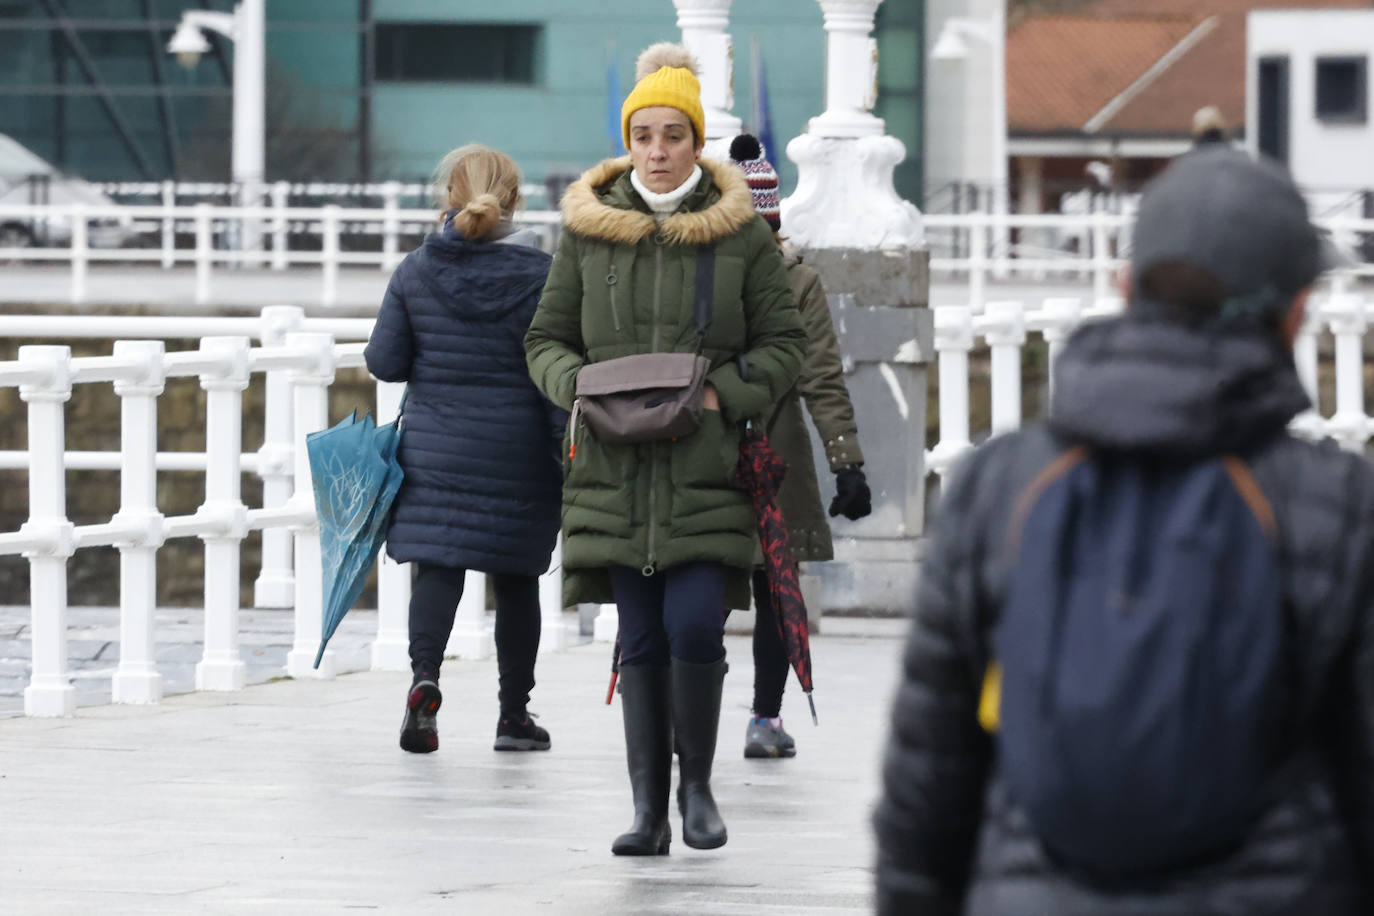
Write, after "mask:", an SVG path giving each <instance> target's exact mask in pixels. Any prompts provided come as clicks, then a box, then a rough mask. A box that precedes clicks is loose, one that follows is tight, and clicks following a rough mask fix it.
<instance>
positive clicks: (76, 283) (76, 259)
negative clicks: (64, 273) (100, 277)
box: [71, 204, 91, 302]
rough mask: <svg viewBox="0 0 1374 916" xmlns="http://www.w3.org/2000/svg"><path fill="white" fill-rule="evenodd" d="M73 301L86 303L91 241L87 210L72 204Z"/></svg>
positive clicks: (79, 205)
mask: <svg viewBox="0 0 1374 916" xmlns="http://www.w3.org/2000/svg"><path fill="white" fill-rule="evenodd" d="M71 214H72V301H73V302H85V301H86V275H87V273H88V272H89V267H90V257H91V239H90V232H89V228H90V227H89V225H88V224H87V222H86V208H85V207H84V206H82V205H81V204H72V209H71Z"/></svg>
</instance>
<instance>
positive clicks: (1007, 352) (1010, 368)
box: [975, 302, 1026, 435]
mask: <svg viewBox="0 0 1374 916" xmlns="http://www.w3.org/2000/svg"><path fill="white" fill-rule="evenodd" d="M975 326H977V327H980V328H981V329H982V331H983V336H984V337H985V338H986V339H987V342H988V347H989V348H990V349H991V350H992V432H993V434H994V435H996V434H997V433H1004V432H1008V431H1010V430H1013V429H1016V427H1018V426H1020V425H1021V348H1022V347H1024V346H1025V345H1026V316H1025V310H1024V308H1023V307H1022V305H1021V303H1019V302H989V303H988V307H987V311H986V313H985V314H984V315H983V316H982V318H981V319H979V320H977V321H976V322H975Z"/></svg>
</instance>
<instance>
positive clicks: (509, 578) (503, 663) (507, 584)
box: [410, 563, 540, 719]
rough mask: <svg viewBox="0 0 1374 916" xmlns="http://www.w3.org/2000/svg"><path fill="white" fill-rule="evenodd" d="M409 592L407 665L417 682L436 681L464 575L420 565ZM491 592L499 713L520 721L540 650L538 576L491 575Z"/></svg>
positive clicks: (425, 564)
mask: <svg viewBox="0 0 1374 916" xmlns="http://www.w3.org/2000/svg"><path fill="white" fill-rule="evenodd" d="M418 566H419V569H418V570H417V572H416V574H415V584H414V585H413V586H412V587H411V593H410V667H411V670H412V671H414V672H415V676H416V677H417V678H420V677H426V678H431V679H432V678H438V676H439V666H440V664H441V663H442V662H443V660H444V647H445V646H447V645H448V637H449V634H450V633H452V632H453V618H454V615H455V614H456V613H457V611H458V600H459V599H460V598H462V597H463V578H464V576H465V573H466V571H465V570H462V569H459V568H457V567H452V566H437V565H435V564H433V563H420V564H418ZM491 584H492V590H493V591H494V592H495V593H496V670H497V674H498V679H499V684H500V689H499V690H498V696H499V697H500V700H501V715H502V716H514V717H516V718H519V719H524V717H525V706H526V704H527V703H529V701H530V691H531V690H533V689H534V657H535V655H536V653H538V651H539V625H540V618H539V578H538V577H537V576H516V575H508V574H501V573H494V574H492V575H491Z"/></svg>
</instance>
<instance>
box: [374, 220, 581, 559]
mask: <svg viewBox="0 0 1374 916" xmlns="http://www.w3.org/2000/svg"><path fill="white" fill-rule="evenodd" d="M509 241H510V240H508V242H504V243H503V242H469V241H467V240H466V239H464V238H463V237H462V235H461V234H459V233H458V232H456V231H455V230H454V229H452V228H451V227H450V228H448V229H446V230H444V231H443V232H442V233H434V234H432V235H430V236H429V238H427V239H426V240H425V243H424V245H422V246H421V247H420V248H419V249H417V250H416V251H413V252H411V254H410V255H408V256H407V257H406V259H405V260H404V261H402V262H401V264H400V266H399V267H397V268H396V272H395V273H393V274H392V276H391V283H390V285H389V286H388V287H387V291H386V297H385V299H383V301H382V308H381V311H380V312H379V313H378V315H377V323H376V325H375V326H374V327H373V329H372V337H371V339H370V340H369V341H368V344H367V350H366V357H367V368H368V369H369V370H371V372H372V374H373V375H375V376H376V377H377V378H379V379H383V380H385V381H389V382H409V395H408V399H407V401H406V407H405V420H404V423H403V426H402V430H403V431H402V435H401V447H400V462H401V466H402V467H403V468H404V469H405V475H406V476H405V482H404V483H403V484H402V485H401V491H400V493H399V494H398V495H397V498H396V506H395V510H394V514H393V516H392V519H391V528H390V530H389V531H388V534H387V553H389V554H390V555H391V557H392V558H393V559H394V560H396V561H397V562H400V563H407V562H413V561H425V562H429V563H438V564H442V565H444V566H456V567H462V568H464V569H475V570H480V571H482V572H489V573H515V574H520V575H537V574H539V573H543V572H544V571H545V570H547V569H548V566H549V556H550V554H551V552H552V551H553V546H554V542H555V540H556V539H557V537H558V523H559V519H558V512H559V491H560V485H561V474H560V471H559V467H558V464H557V457H556V456H557V449H558V445H557V443H558V442H559V441H560V440H561V436H562V419H561V412H558V411H556V409H555V408H554V407H553V406H552V405H551V404H549V402H548V401H547V400H545V398H544V396H543V395H541V394H540V393H539V391H538V389H536V388H535V387H534V383H533V382H531V381H530V377H529V371H528V370H527V369H526V367H525V351H524V345H523V339H524V335H525V331H526V330H528V328H529V325H530V319H531V318H532V317H533V315H534V309H535V306H536V305H537V304H538V302H539V294H540V291H541V290H542V289H543V287H544V278H545V277H546V276H547V274H548V271H549V263H550V261H551V259H550V257H549V256H548V255H547V254H545V253H543V252H542V251H539V250H538V249H536V248H533V247H528V246H526V245H521V244H511V243H509Z"/></svg>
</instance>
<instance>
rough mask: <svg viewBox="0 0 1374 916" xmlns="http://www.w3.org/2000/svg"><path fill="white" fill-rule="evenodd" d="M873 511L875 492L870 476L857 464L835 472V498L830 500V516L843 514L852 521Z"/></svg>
mask: <svg viewBox="0 0 1374 916" xmlns="http://www.w3.org/2000/svg"><path fill="white" fill-rule="evenodd" d="M872 511H873V494H872V493H870V492H869V490H868V478H867V477H865V476H864V472H863V470H862V469H861V468H860V467H859V466H858V465H857V464H851V465H850V466H849V467H847V468H844V469H843V470H840V471H836V472H835V498H834V499H832V500H831V501H830V517H831V518H834V517H835V516H837V515H843V516H844V517H845V518H847V519H849V520H850V521H851V522H854V521H858V520H859V519H861V518H863V517H864V516H865V515H868V514H869V513H870V512H872Z"/></svg>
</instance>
